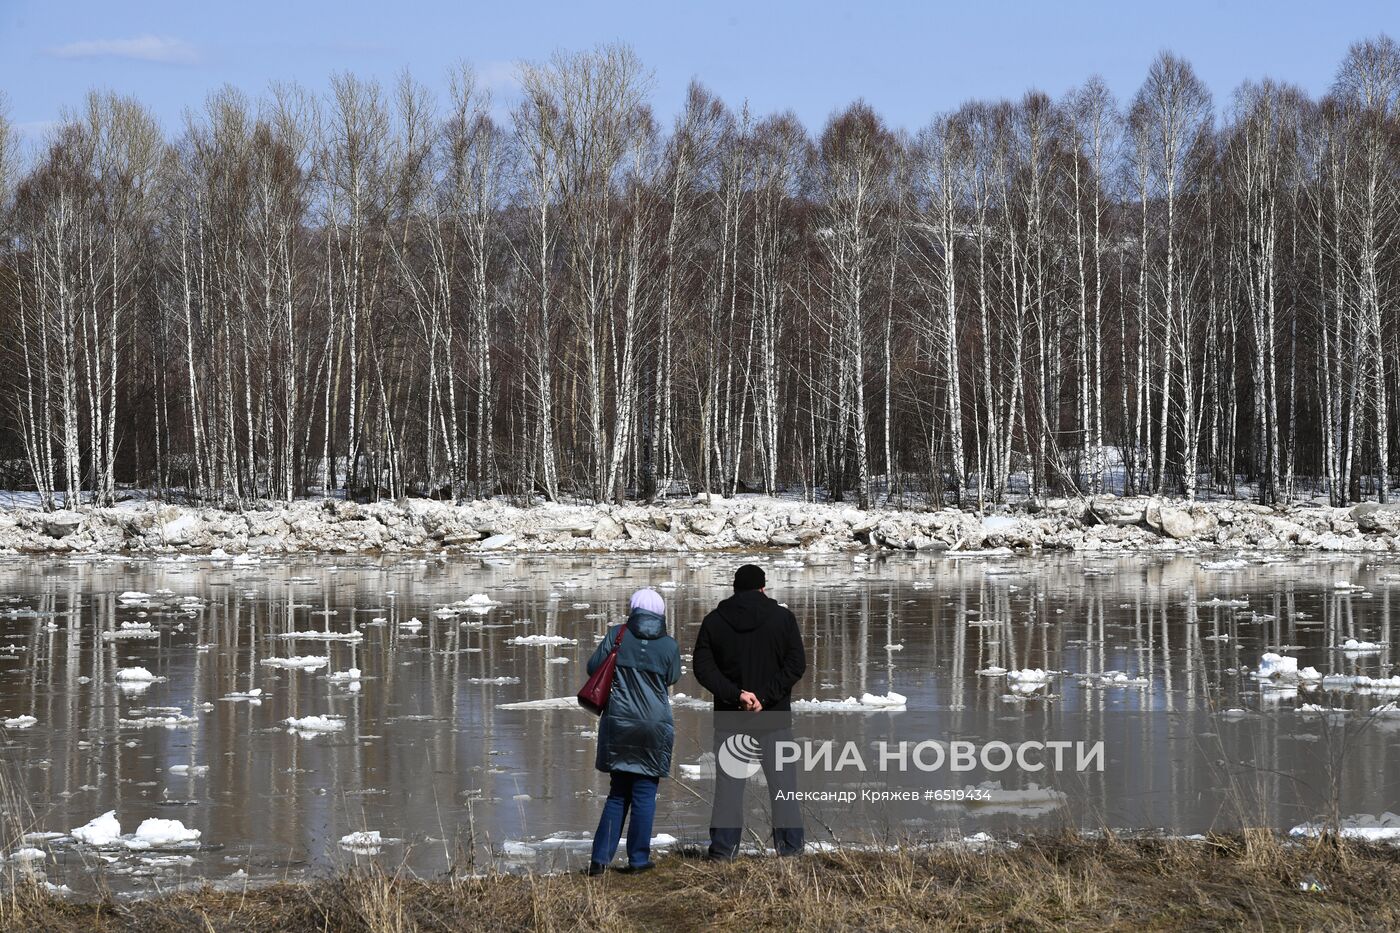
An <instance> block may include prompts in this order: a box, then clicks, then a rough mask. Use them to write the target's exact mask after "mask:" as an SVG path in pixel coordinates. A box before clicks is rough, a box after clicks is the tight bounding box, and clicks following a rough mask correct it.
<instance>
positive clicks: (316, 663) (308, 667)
mask: <svg viewBox="0 0 1400 933" xmlns="http://www.w3.org/2000/svg"><path fill="white" fill-rule="evenodd" d="M259 663H261V664H265V665H267V666H268V667H281V668H285V669H288V670H298V671H314V670H319V669H320V668H323V667H325V666H326V665H327V664H330V663H331V659H330V658H328V657H326V656H324V655H313V654H308V655H294V656H292V657H290V658H263V659H262V661H261V662H259Z"/></svg>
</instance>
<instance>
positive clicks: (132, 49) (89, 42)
mask: <svg viewBox="0 0 1400 933" xmlns="http://www.w3.org/2000/svg"><path fill="white" fill-rule="evenodd" d="M48 53H49V54H50V55H52V56H53V57H54V58H67V59H83V58H127V59H131V60H133V61H139V62H159V63H161V64H163V65H193V64H195V63H196V62H198V61H199V52H198V50H197V49H195V47H194V46H193V45H192V44H190V43H189V42H186V41H185V40H184V39H176V38H172V37H170V36H150V35H147V36H136V37H134V38H131V39H85V40H83V41H81V42H70V43H68V44H67V45H59V46H55V47H54V48H51V49H49V50H48Z"/></svg>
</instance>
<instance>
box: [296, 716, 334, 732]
mask: <svg viewBox="0 0 1400 933" xmlns="http://www.w3.org/2000/svg"><path fill="white" fill-rule="evenodd" d="M282 722H283V723H284V724H285V725H286V726H287V728H288V729H289V730H290V731H292V732H296V733H299V734H316V733H321V732H339V731H340V730H341V729H344V728H345V720H344V719H343V718H341V717H339V716H302V717H301V718H297V717H295V716H293V717H289V718H287V719H284V720H282Z"/></svg>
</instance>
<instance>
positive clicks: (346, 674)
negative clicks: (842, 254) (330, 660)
mask: <svg viewBox="0 0 1400 933" xmlns="http://www.w3.org/2000/svg"><path fill="white" fill-rule="evenodd" d="M359 679H360V669H359V668H358V667H351V668H348V669H346V670H343V671H340V672H338V673H335V674H331V675H330V676H328V677H327V678H326V680H328V681H330V682H331V683H333V684H348V683H354V682H355V681H357V680H359Z"/></svg>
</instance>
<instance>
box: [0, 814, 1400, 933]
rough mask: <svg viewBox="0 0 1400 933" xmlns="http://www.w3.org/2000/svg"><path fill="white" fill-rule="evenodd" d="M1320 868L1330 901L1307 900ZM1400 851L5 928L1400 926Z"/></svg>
mask: <svg viewBox="0 0 1400 933" xmlns="http://www.w3.org/2000/svg"><path fill="white" fill-rule="evenodd" d="M1307 876H1311V877H1312V878H1315V879H1316V880H1317V881H1318V882H1320V883H1321V884H1322V885H1323V887H1324V890H1322V891H1321V892H1305V891H1303V890H1301V889H1300V885H1299V883H1300V881H1301V880H1302V879H1303V878H1304V877H1307ZM1397 895H1400V853H1397V852H1394V851H1392V850H1390V849H1380V848H1373V847H1366V846H1352V845H1345V846H1338V845H1335V844H1332V843H1330V842H1319V843H1317V844H1314V845H1309V846H1292V845H1287V844H1284V843H1281V842H1280V841H1279V840H1278V839H1276V838H1274V837H1272V836H1267V835H1260V834H1252V835H1248V836H1233V837H1217V838H1212V839H1209V840H1207V841H1203V842H1192V841H1182V840H1142V839H1137V840H1117V839H1113V838H1103V839H1085V838H1078V837H1065V838H1053V839H1032V840H1028V841H1026V842H1025V843H1024V844H1023V845H1022V846H1021V847H1020V848H1018V849H1014V850H1004V849H998V850H994V851H988V852H971V851H967V850H965V849H939V850H925V851H910V852H901V853H897V854H886V855H860V854H854V853H842V854H830V855H811V856H806V857H803V858H801V859H785V860H773V859H762V860H759V859H741V860H740V861H738V862H736V863H734V864H730V865H714V864H710V863H708V862H704V861H701V860H700V859H696V858H686V857H672V858H667V859H664V860H662V861H661V862H660V864H659V867H658V869H657V870H656V871H653V872H649V873H647V874H644V875H639V876H636V877H633V876H629V875H625V874H610V875H607V876H604V877H603V878H596V879H589V878H584V877H582V876H581V875H549V876H541V875H525V876H511V875H498V876H491V877H486V878H474V879H468V880H459V881H421V880H416V879H412V878H407V877H399V876H393V875H387V874H383V873H377V872H368V873H366V872H360V873H352V874H345V875H341V876H338V877H335V878H331V879H327V880H324V881H317V882H313V883H308V884H277V885H270V886H267V887H260V888H252V889H249V890H247V891H235V892H228V891H215V890H204V891H199V892H192V893H181V894H170V895H165V896H162V897H159V898H152V899H149V900H142V901H134V902H116V901H114V900H112V899H103V900H102V901H99V902H94V903H87V904H74V903H66V902H63V901H59V900H54V899H52V898H50V897H48V896H47V895H45V894H44V893H43V892H42V891H39V890H37V889H35V888H33V887H32V886H25V885H21V886H19V887H16V888H12V889H10V890H9V891H7V892H5V894H4V896H3V899H2V900H0V928H3V929H6V930H26V931H30V930H52V931H68V930H103V931H126V930H131V931H139V933H164V931H176V930H178V931H182V933H183V931H193V930H205V931H225V930H230V931H232V930H259V931H261V930H276V931H313V930H333V931H345V933H356V931H363V933H401V931H419V930H422V931H433V930H466V929H505V930H575V929H586V930H590V931H600V933H602V931H612V930H744V931H752V930H796V929H801V930H840V929H856V928H859V929H865V930H912V929H942V930H959V929H967V930H980V929H1015V930H1121V929H1125V928H1134V929H1138V930H1175V929H1235V928H1247V929H1287V930H1307V929H1327V930H1347V929H1394V928H1397V927H1400V897H1397Z"/></svg>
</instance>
